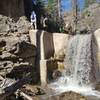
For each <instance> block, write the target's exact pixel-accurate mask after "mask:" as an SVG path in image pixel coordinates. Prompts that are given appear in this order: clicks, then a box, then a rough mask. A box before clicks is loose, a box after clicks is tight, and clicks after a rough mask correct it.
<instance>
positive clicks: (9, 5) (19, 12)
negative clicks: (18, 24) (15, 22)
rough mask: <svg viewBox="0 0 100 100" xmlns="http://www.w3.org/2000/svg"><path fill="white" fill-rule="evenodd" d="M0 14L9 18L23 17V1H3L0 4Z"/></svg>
mask: <svg viewBox="0 0 100 100" xmlns="http://www.w3.org/2000/svg"><path fill="white" fill-rule="evenodd" d="M0 14H3V15H5V16H10V17H20V16H23V15H24V1H23V0H10V1H9V0H3V1H2V2H0Z"/></svg>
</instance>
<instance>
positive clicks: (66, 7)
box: [62, 0, 84, 11]
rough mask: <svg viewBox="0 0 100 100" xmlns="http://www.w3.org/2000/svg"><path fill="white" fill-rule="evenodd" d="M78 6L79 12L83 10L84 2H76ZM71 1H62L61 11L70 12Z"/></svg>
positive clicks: (79, 0) (81, 0)
mask: <svg viewBox="0 0 100 100" xmlns="http://www.w3.org/2000/svg"><path fill="white" fill-rule="evenodd" d="M78 4H79V7H80V10H82V9H83V8H84V0H78ZM71 7H72V6H71V0H62V9H63V11H70V10H71Z"/></svg>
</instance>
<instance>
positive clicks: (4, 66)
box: [0, 33, 36, 78]
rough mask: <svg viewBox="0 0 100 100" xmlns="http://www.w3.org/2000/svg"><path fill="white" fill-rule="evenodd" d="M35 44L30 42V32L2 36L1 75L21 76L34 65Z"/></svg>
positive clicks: (0, 52)
mask: <svg viewBox="0 0 100 100" xmlns="http://www.w3.org/2000/svg"><path fill="white" fill-rule="evenodd" d="M35 51H36V48H35V46H33V45H31V44H30V41H29V36H28V34H18V33H16V34H9V36H4V35H3V34H2V35H1V36H0V75H2V76H5V75H8V76H9V77H14V78H21V77H23V75H24V74H26V73H28V72H29V71H31V70H32V68H33V67H34V63H35V62H34V61H35V56H36V52H35Z"/></svg>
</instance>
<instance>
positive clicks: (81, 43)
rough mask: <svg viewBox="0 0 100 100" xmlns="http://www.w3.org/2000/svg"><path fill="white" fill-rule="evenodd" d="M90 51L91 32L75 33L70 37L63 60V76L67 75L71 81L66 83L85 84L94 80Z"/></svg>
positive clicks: (89, 83)
mask: <svg viewBox="0 0 100 100" xmlns="http://www.w3.org/2000/svg"><path fill="white" fill-rule="evenodd" d="M92 52H93V51H92V34H87V35H76V36H74V37H73V38H71V39H70V41H69V44H68V46H67V50H66V58H65V61H64V62H65V70H66V73H65V74H64V75H65V76H64V77H66V76H67V77H69V78H70V82H71V83H68V84H74V85H80V86H87V85H91V84H92V83H93V82H95V81H96V78H95V67H94V62H93V53H92ZM68 74H69V75H68Z"/></svg>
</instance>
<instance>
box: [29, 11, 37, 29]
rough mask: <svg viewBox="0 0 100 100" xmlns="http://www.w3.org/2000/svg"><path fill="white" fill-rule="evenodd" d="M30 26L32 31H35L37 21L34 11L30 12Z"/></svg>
mask: <svg viewBox="0 0 100 100" xmlns="http://www.w3.org/2000/svg"><path fill="white" fill-rule="evenodd" d="M30 19H31V25H32V27H33V28H34V29H37V19H36V13H35V12H34V11H32V13H31V16H30Z"/></svg>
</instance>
